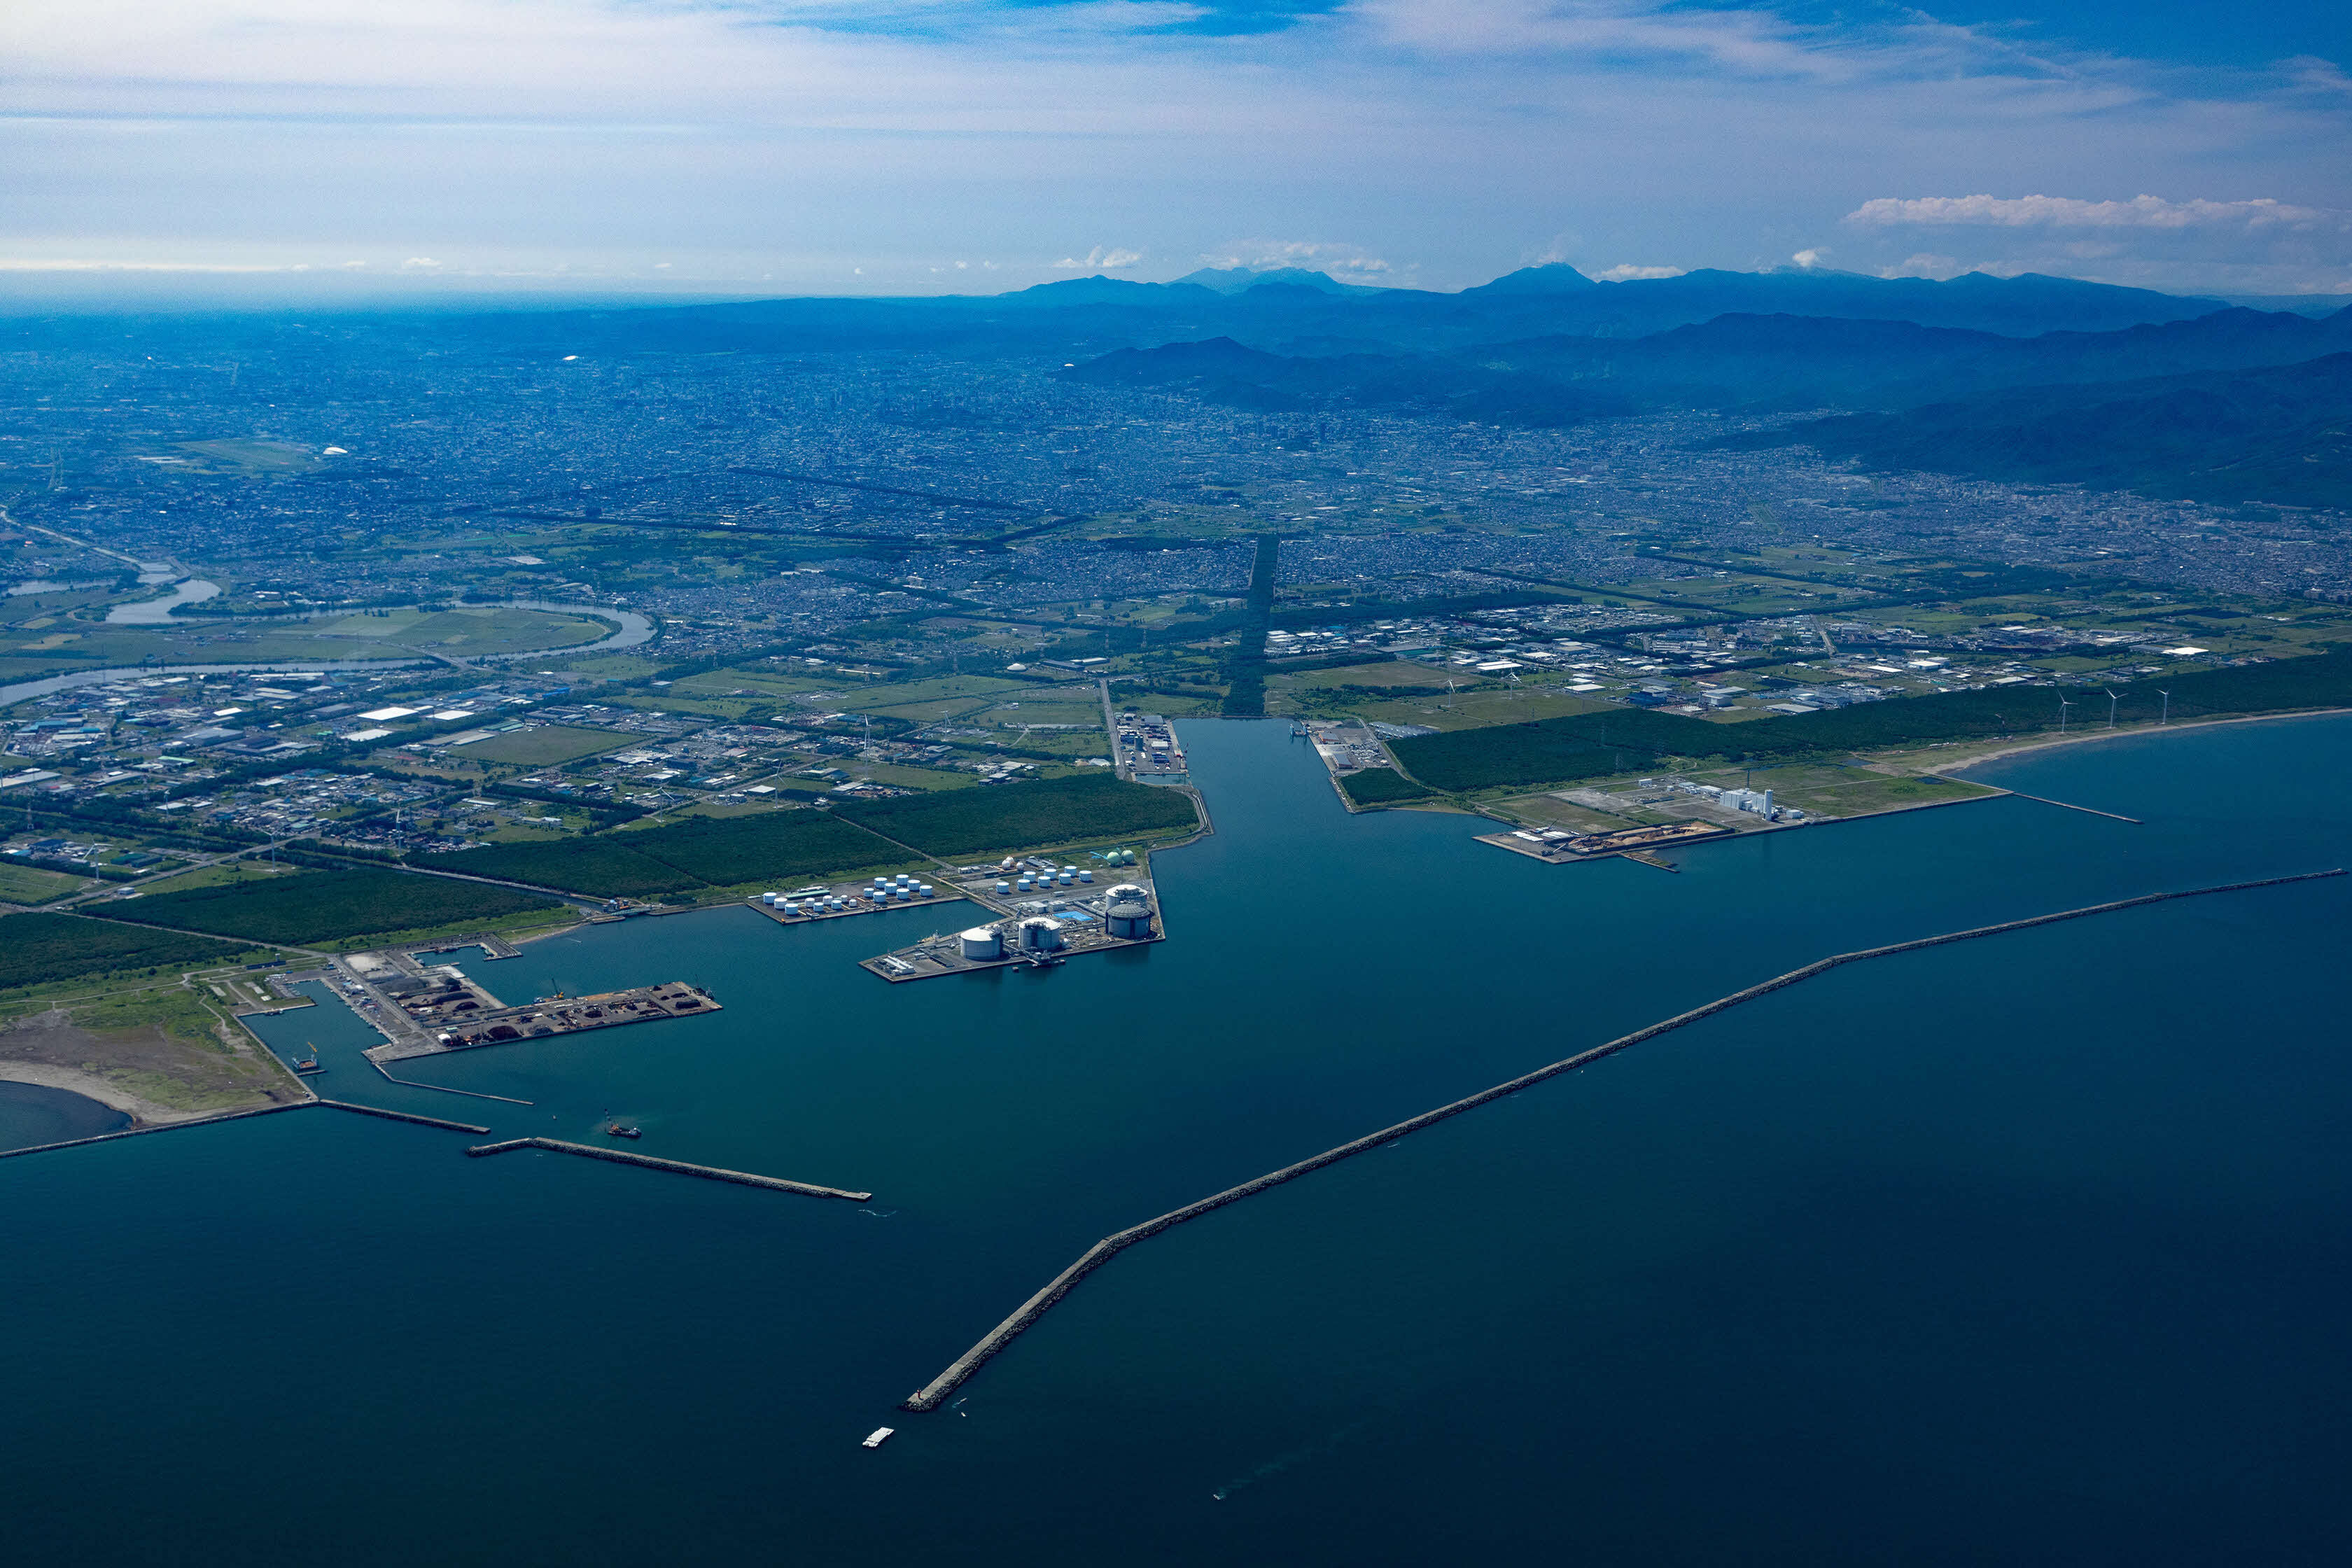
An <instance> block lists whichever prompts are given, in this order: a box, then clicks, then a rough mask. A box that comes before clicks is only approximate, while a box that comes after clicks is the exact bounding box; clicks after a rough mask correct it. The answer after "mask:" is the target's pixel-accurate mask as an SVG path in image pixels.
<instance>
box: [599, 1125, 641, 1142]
mask: <svg viewBox="0 0 2352 1568" xmlns="http://www.w3.org/2000/svg"><path fill="white" fill-rule="evenodd" d="M604 1136H605V1137H607V1138H642V1137H644V1136H645V1132H644V1131H642V1130H641V1129H639V1128H635V1127H624V1126H622V1125H621V1124H620V1123H619V1122H617V1121H615V1122H614V1123H612V1124H611V1125H610V1126H608V1127H606V1128H605V1129H604Z"/></svg>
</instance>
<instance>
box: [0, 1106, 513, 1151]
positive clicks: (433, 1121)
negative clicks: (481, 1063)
mask: <svg viewBox="0 0 2352 1568" xmlns="http://www.w3.org/2000/svg"><path fill="white" fill-rule="evenodd" d="M313 1106H320V1107H324V1108H325V1109H326V1110H352V1111H357V1112H358V1113H359V1114H360V1115H362V1116H381V1117H383V1119H384V1120H385V1121H409V1122H414V1123H415V1124H416V1125H417V1126H419V1127H437V1128H439V1129H440V1130H441V1131H444V1132H471V1133H473V1134H475V1135H476V1136H477V1137H478V1136H480V1135H481V1134H482V1133H485V1132H488V1131H489V1129H488V1128H487V1127H477V1126H475V1125H474V1124H473V1123H472V1122H470V1121H442V1120H441V1119H440V1118H439V1117H437V1116H418V1115H416V1114H415V1113H414V1112H413V1111H406V1110H385V1109H383V1107H382V1106H380V1105H354V1104H353V1103H352V1102H351V1101H350V1100H293V1101H291V1102H289V1103H288V1104H285V1105H264V1106H257V1107H256V1108H255V1109H254V1110H231V1111H226V1112H225V1113H223V1114H221V1115H219V1116H198V1117H193V1118H191V1119H190V1120H188V1121H161V1122H157V1123H156V1124H155V1125H153V1126H152V1127H126V1128H124V1129H123V1130H122V1131H120V1132H94V1133H92V1134H90V1135H89V1137H87V1138H68V1139H67V1140H66V1141H65V1142H62V1143H35V1144H33V1145H31V1146H30V1147H28V1148H24V1149H0V1160H13V1159H15V1158H16V1156H17V1155H19V1154H47V1153H48V1152H51V1151H53V1150H58V1149H79V1148H80V1147H81V1146H82V1145H83V1144H85V1143H111V1142H114V1141H115V1140H116V1139H118V1138H144V1137H146V1136H147V1135H148V1134H149V1133H151V1132H177V1131H180V1129H182V1128H184V1127H217V1126H219V1125H220V1124H221V1123H222V1122H224V1121H245V1120H247V1118H249V1117H255V1116H275V1115H277V1114H278V1112H279V1111H281V1110H310V1109H311V1108H312V1107H313Z"/></svg>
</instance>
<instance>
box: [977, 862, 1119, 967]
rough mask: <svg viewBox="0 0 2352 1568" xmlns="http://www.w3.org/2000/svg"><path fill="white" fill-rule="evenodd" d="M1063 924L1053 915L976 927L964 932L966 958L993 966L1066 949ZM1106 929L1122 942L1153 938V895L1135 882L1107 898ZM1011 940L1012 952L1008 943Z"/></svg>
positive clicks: (1104, 919)
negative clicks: (1063, 939)
mask: <svg viewBox="0 0 2352 1568" xmlns="http://www.w3.org/2000/svg"><path fill="white" fill-rule="evenodd" d="M1062 929H1063V928H1062V922H1061V921H1057V920H1055V918H1054V917H1053V916H1051V915H1031V916H1029V917H1028V918H1027V919H1025V920H1023V921H1019V922H1018V923H1016V924H1014V925H1013V926H1012V927H1010V928H1009V929H1008V928H1006V927H1003V926H974V927H972V928H971V930H970V931H964V932H962V933H961V934H960V935H959V936H958V938H957V941H958V942H959V943H960V944H961V949H962V952H963V956H964V959H965V961H966V962H967V963H993V962H995V961H996V960H998V959H1000V958H1007V957H1014V958H1024V957H1030V956H1034V955H1035V954H1038V953H1046V952H1058V951H1060V949H1061V947H1062ZM1103 929H1104V930H1106V931H1108V932H1109V933H1110V934H1111V935H1112V936H1115V937H1118V938H1119V939H1121V940H1122V941H1127V942H1138V941H1142V940H1145V939H1147V938H1149V937H1150V935H1151V893H1150V889H1145V888H1139V887H1138V886H1136V885H1135V884H1134V883H1132V882H1122V883H1120V884H1119V885H1118V887H1116V888H1113V889H1110V891H1109V892H1108V894H1107V895H1105V897H1104V900H1103ZM1008 938H1010V940H1011V942H1012V944H1013V945H1012V951H1011V952H1007V951H1006V949H1005V942H1006V941H1007V939H1008Z"/></svg>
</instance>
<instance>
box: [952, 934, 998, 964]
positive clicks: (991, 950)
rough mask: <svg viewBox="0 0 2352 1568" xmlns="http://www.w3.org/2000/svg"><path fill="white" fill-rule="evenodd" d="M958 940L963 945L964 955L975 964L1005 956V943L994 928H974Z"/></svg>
mask: <svg viewBox="0 0 2352 1568" xmlns="http://www.w3.org/2000/svg"><path fill="white" fill-rule="evenodd" d="M957 940H958V941H960V942H962V943H963V955H964V956H965V957H966V958H969V959H971V960H973V961H975V962H985V961H986V960H989V959H992V958H1002V957H1003V956H1004V941H1003V938H1002V937H1000V936H998V935H997V934H996V928H995V927H994V926H974V927H972V928H971V930H970V931H966V932H964V933H963V935H962V936H961V937H960V938H958V939H957Z"/></svg>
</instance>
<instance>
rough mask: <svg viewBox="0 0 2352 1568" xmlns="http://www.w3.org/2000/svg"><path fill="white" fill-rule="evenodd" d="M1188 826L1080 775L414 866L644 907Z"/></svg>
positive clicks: (691, 823)
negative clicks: (688, 895)
mask: <svg viewBox="0 0 2352 1568" xmlns="http://www.w3.org/2000/svg"><path fill="white" fill-rule="evenodd" d="M1193 820H1194V818H1193V814H1192V802H1191V800H1190V799H1188V798H1187V797H1185V796H1184V795H1181V793H1179V792H1177V791H1174V790H1165V789H1153V788H1151V787H1150V786H1149V785H1145V784H1126V783H1123V782H1121V781H1120V780H1118V779H1116V778H1113V777H1111V776H1109V775H1108V774H1086V773H1081V774H1075V775H1073V776H1071V777H1068V778H1059V779H1038V780H1033V781H1031V782H1029V783H1025V784H997V785H992V786H991V787H989V788H985V789H961V790H948V791H943V792H941V793H940V794H937V795H906V796H894V797H891V798H888V799H885V800H858V801H848V800H845V801H844V802H842V804H841V805H838V806H836V807H835V808H834V809H833V810H831V811H784V812H762V813H761V814H759V815H758V816H723V817H714V816H690V817H687V818H685V819H684V820H682V821H678V822H674V823H671V824H669V825H668V826H663V827H648V828H640V829H637V830H635V831H633V832H626V833H617V834H597V835H593V836H591V837H584V838H567V839H558V840H552V841H548V842H543V843H538V844H493V845H488V846H486V847H482V848H479V849H466V850H460V851H459V852H458V853H457V854H454V855H435V856H431V857H428V858H425V859H424V860H421V861H419V862H418V864H419V865H421V866H425V867H429V868H432V869H435V870H444V871H463V872H465V873H467V875H469V876H476V877H497V878H501V879H507V880H510V881H517V882H530V883H532V884H534V885H535V886H539V887H544V888H560V889H563V890H564V891H566V892H572V893H584V894H590V895H593V896H595V897H598V898H633V899H646V898H658V897H660V896H662V895H664V894H669V893H682V892H687V891H690V890H692V889H697V888H701V887H736V886H740V885H742V884H744V883H747V882H785V881H792V880H796V879H806V878H810V877H824V876H831V875H835V874H836V873H839V872H843V871H856V870H863V869H865V868H867V867H873V866H887V865H893V864H897V863H898V862H901V861H903V860H905V859H906V858H907V855H906V851H905V850H903V849H900V848H899V847H898V845H900V844H904V845H908V846H911V847H913V848H915V849H917V850H919V851H921V852H922V853H924V854H927V855H942V856H945V855H968V854H971V853H974V852H976V851H980V850H997V851H1002V850H1012V849H1025V848H1032V847H1036V846H1038V845H1041V844H1059V843H1067V842H1070V841H1073V840H1076V839H1085V838H1108V837H1121V836H1129V835H1140V834H1145V833H1152V832H1160V831H1165V830H1167V829H1170V828H1182V827H1190V826H1192V822H1193ZM868 828H871V829H872V831H870V832H869V831H867V829H868ZM877 834H879V835H881V836H882V837H876V835H877Z"/></svg>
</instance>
